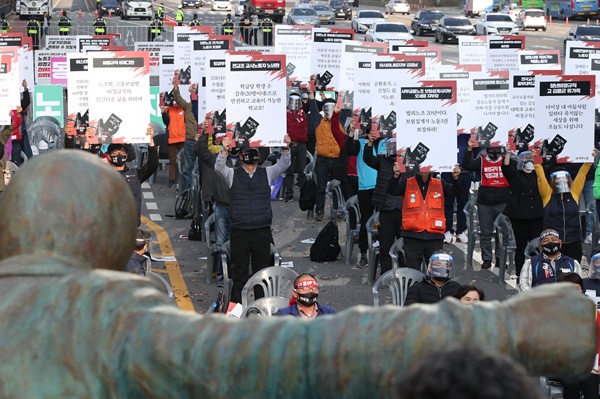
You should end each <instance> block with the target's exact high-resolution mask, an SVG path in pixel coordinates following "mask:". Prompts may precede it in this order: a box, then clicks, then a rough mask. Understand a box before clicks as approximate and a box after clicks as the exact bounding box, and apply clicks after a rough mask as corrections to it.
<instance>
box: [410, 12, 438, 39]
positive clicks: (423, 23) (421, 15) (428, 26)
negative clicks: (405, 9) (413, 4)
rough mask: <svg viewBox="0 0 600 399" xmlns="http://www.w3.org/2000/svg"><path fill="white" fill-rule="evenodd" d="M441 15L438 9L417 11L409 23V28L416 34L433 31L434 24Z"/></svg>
mask: <svg viewBox="0 0 600 399" xmlns="http://www.w3.org/2000/svg"><path fill="white" fill-rule="evenodd" d="M443 16H444V14H443V13H441V12H439V11H419V12H417V13H416V14H415V17H414V18H413V20H412V22H411V23H410V29H411V30H412V31H413V32H415V35H417V36H423V35H424V34H426V33H433V32H434V30H435V26H436V25H437V23H438V21H439V20H440V19H441V18H442V17H443Z"/></svg>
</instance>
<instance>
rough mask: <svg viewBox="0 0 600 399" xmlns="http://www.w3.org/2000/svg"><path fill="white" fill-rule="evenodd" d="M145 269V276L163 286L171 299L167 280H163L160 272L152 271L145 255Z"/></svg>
mask: <svg viewBox="0 0 600 399" xmlns="http://www.w3.org/2000/svg"><path fill="white" fill-rule="evenodd" d="M148 252H150V248H148ZM145 269H146V277H147V278H149V279H150V280H152V281H154V282H155V283H156V284H158V285H159V286H160V287H161V288H163V289H164V291H165V293H166V294H167V296H168V297H169V298H171V299H172V298H174V296H173V289H172V288H171V284H169V283H168V282H167V280H165V279H164V278H163V277H162V276H161V275H160V274H158V273H155V272H153V271H152V261H151V260H150V258H148V257H146V265H145Z"/></svg>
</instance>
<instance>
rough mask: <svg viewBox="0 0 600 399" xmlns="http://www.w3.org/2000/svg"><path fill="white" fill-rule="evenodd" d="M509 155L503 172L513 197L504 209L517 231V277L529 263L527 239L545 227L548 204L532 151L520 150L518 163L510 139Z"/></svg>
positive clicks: (532, 237)
mask: <svg viewBox="0 0 600 399" xmlns="http://www.w3.org/2000/svg"><path fill="white" fill-rule="evenodd" d="M505 148H506V156H505V157H504V162H503V163H502V174H504V177H505V178H506V180H508V184H509V186H510V199H509V200H508V203H507V204H506V207H505V208H504V211H503V213H504V214H505V215H506V216H508V218H509V219H510V223H511V225H512V228H513V232H514V234H515V241H516V244H517V249H516V250H515V269H516V272H517V277H518V276H519V275H520V274H521V269H522V268H523V264H524V263H525V247H527V243H528V242H529V241H531V240H533V239H534V238H536V237H539V236H540V234H541V233H542V229H543V227H544V206H543V204H542V196H541V195H540V191H539V189H538V181H537V176H536V174H535V173H534V165H533V155H532V153H531V152H530V151H525V152H522V153H521V154H519V162H518V164H517V163H515V162H511V159H510V154H511V150H510V147H509V144H508V143H506V147H505Z"/></svg>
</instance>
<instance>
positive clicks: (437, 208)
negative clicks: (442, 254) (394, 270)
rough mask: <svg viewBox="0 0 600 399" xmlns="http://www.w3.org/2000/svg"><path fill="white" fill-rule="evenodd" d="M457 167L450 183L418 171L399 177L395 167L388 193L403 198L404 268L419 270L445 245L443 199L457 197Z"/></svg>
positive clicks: (458, 182)
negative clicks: (424, 262)
mask: <svg viewBox="0 0 600 399" xmlns="http://www.w3.org/2000/svg"><path fill="white" fill-rule="evenodd" d="M459 175H460V167H459V166H458V164H456V165H455V166H454V170H453V171H452V184H448V183H445V182H442V181H441V180H440V179H437V178H434V177H431V176H430V173H429V172H418V173H417V174H416V176H413V177H410V178H408V179H402V180H399V178H400V165H399V164H398V163H395V164H394V176H393V177H392V179H391V180H390V182H389V185H388V193H389V194H391V195H396V196H403V197H404V198H403V200H402V234H401V235H402V237H403V238H404V256H405V260H406V266H408V267H412V268H413V269H417V270H421V264H422V263H423V259H429V258H430V257H431V256H432V255H433V254H434V253H436V252H439V251H441V250H442V248H443V246H444V232H445V231H446V215H445V214H444V197H445V196H446V195H456V193H458V190H460V186H461V182H460V180H459V179H458V176H459Z"/></svg>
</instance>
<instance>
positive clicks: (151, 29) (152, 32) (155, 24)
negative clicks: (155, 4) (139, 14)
mask: <svg viewBox="0 0 600 399" xmlns="http://www.w3.org/2000/svg"><path fill="white" fill-rule="evenodd" d="M162 31H163V21H162V19H160V18H159V17H158V14H156V15H154V19H153V20H152V21H150V25H149V26H148V40H149V41H154V39H156V38H157V37H158V36H160V34H161V33H162Z"/></svg>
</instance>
